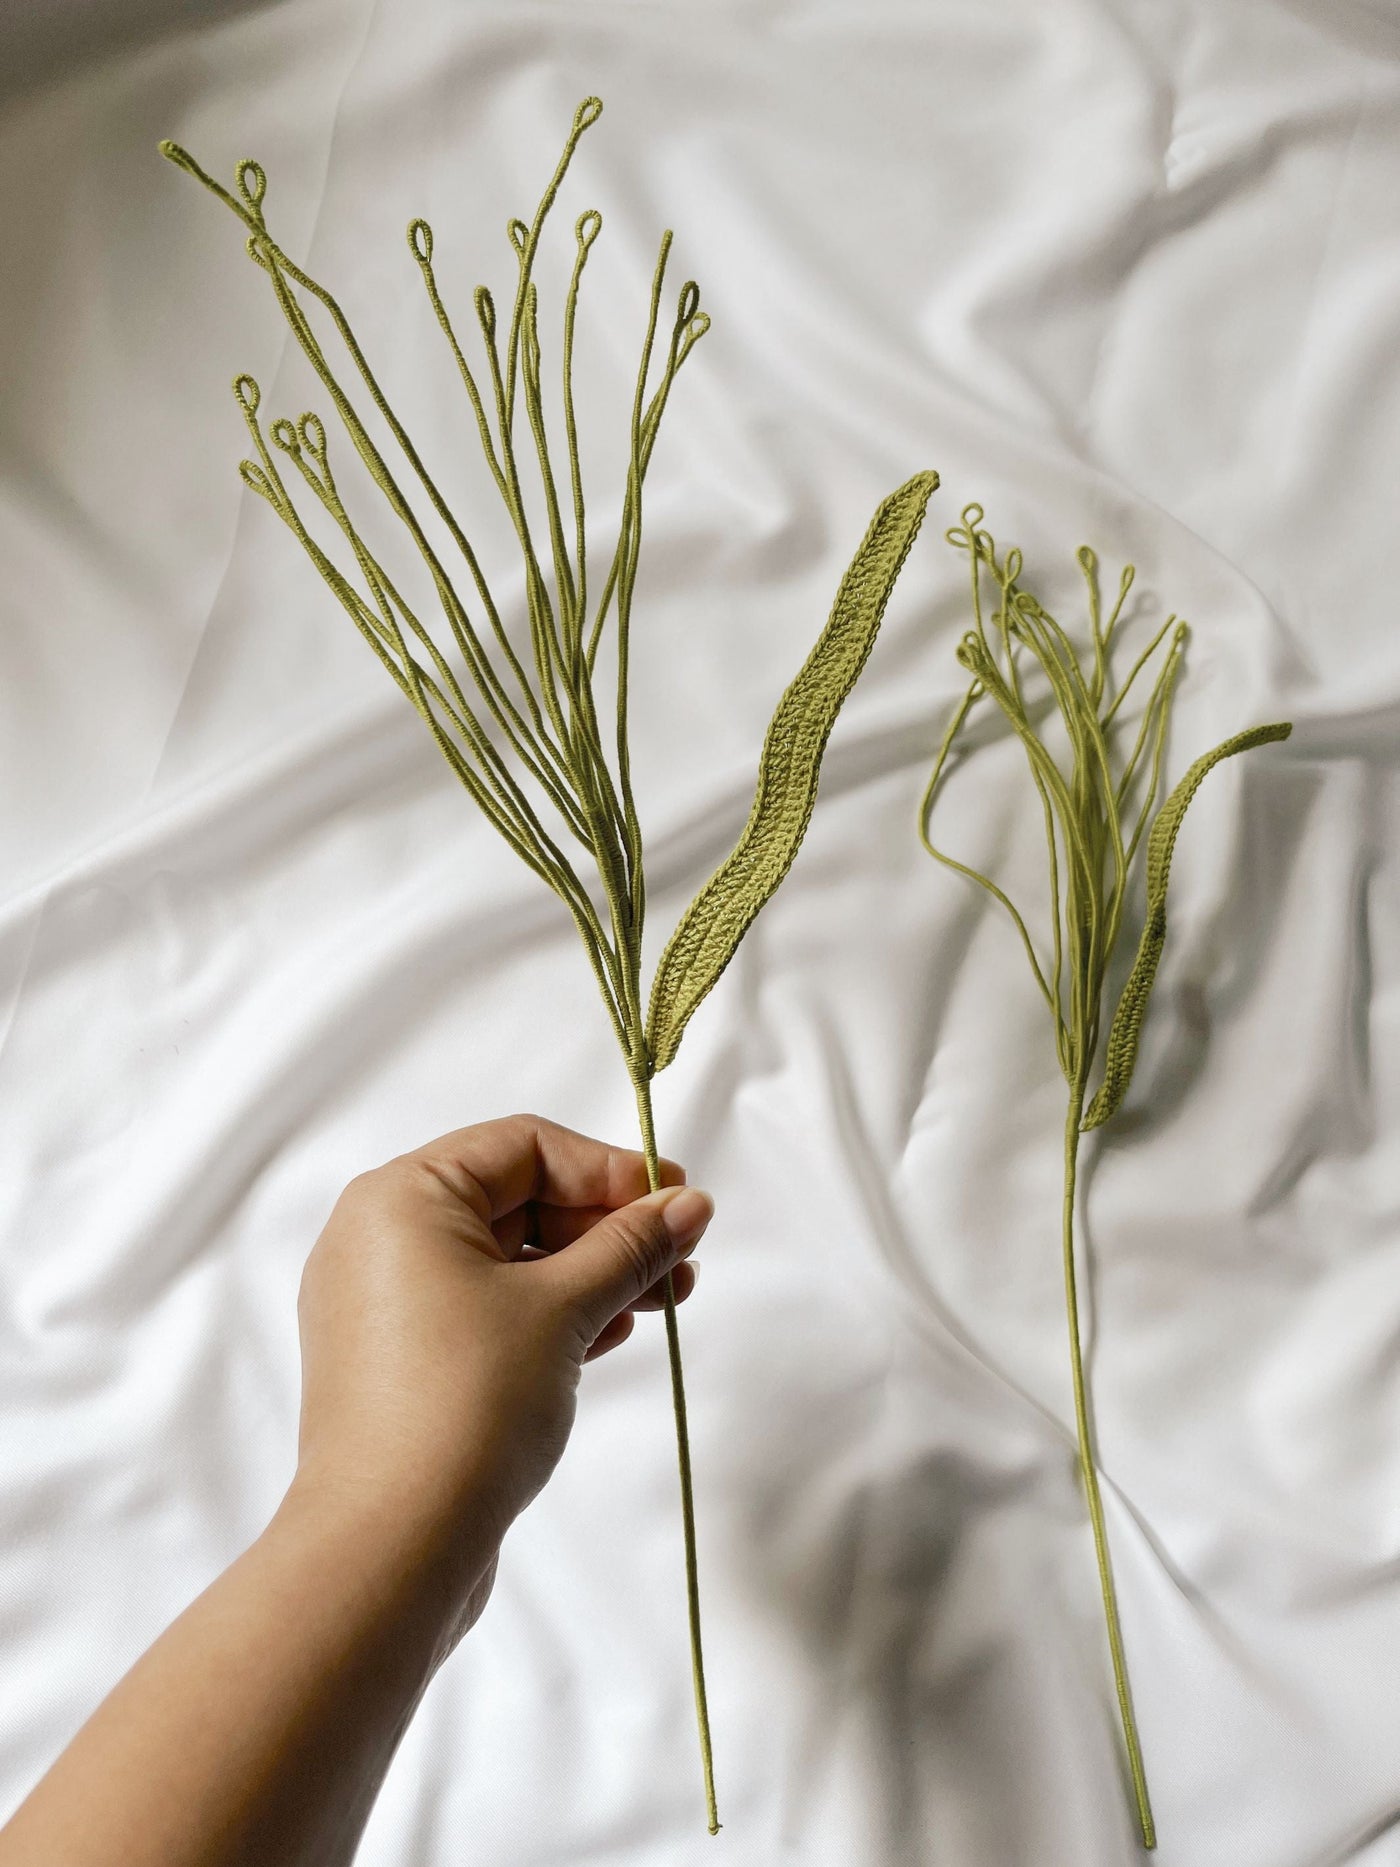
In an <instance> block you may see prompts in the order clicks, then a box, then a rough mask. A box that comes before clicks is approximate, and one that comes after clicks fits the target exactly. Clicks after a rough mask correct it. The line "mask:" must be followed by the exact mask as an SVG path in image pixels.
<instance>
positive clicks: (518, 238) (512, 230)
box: [506, 216, 530, 259]
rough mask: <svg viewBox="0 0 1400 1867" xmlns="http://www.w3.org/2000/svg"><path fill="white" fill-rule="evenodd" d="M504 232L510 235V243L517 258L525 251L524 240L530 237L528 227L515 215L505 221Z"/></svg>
mask: <svg viewBox="0 0 1400 1867" xmlns="http://www.w3.org/2000/svg"><path fill="white" fill-rule="evenodd" d="M506 232H507V234H508V235H509V236H510V243H511V245H512V246H513V247H514V248H515V254H516V258H517V259H518V258H520V257H521V256H522V255H523V253H524V251H525V242H526V241H527V240H528V239H529V237H530V229H529V228H528V227H527V226H526V225H525V222H524V221H523V220H521V219H520V218H519V217H518V216H516V217H514V218H512V219H511V220H508V221H507V222H506Z"/></svg>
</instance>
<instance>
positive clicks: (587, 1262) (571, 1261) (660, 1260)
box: [549, 1186, 715, 1337]
mask: <svg viewBox="0 0 1400 1867" xmlns="http://www.w3.org/2000/svg"><path fill="white" fill-rule="evenodd" d="M714 1209H715V1203H714V1201H713V1200H712V1199H711V1198H710V1196H709V1194H708V1193H702V1192H701V1191H700V1189H699V1187H697V1186H663V1187H662V1188H661V1189H660V1191H659V1192H655V1193H648V1194H646V1195H645V1197H644V1198H642V1199H634V1200H633V1201H632V1203H631V1205H630V1206H619V1207H618V1209H617V1211H616V1212H610V1213H609V1214H608V1216H607V1217H606V1218H605V1219H600V1220H599V1221H598V1223H597V1224H596V1225H595V1226H593V1227H592V1228H591V1229H590V1230H589V1231H586V1232H585V1233H584V1234H583V1236H582V1237H581V1238H576V1239H575V1240H574V1242H573V1243H572V1244H571V1245H566V1246H565V1247H564V1249H563V1250H562V1251H558V1252H556V1253H555V1254H554V1256H553V1257H552V1258H551V1259H550V1261H549V1265H550V1274H551V1276H552V1278H553V1280H554V1282H555V1284H556V1286H557V1287H558V1289H559V1293H560V1296H561V1297H562V1299H563V1301H564V1302H565V1303H568V1304H571V1305H572V1306H573V1307H574V1308H575V1309H576V1310H577V1311H578V1312H579V1314H580V1315H581V1316H582V1317H583V1319H584V1321H585V1322H586V1324H587V1326H588V1328H589V1329H590V1330H591V1331H592V1333H593V1335H594V1336H595V1337H596V1336H597V1335H598V1334H599V1333H600V1332H601V1331H602V1330H603V1329H604V1328H606V1327H607V1325H608V1324H609V1323H610V1322H611V1321H612V1319H613V1317H614V1316H617V1315H619V1314H621V1312H622V1311H623V1310H625V1309H626V1308H627V1307H628V1306H629V1304H632V1303H635V1302H636V1300H637V1298H638V1297H639V1296H641V1295H642V1293H643V1292H644V1291H646V1290H650V1288H651V1286H652V1285H653V1284H654V1283H656V1282H657V1281H658V1279H660V1278H662V1277H664V1276H665V1275H666V1273H667V1271H670V1270H674V1269H675V1267H676V1265H677V1264H679V1263H680V1261H681V1259H682V1258H686V1257H689V1255H690V1253H691V1252H692V1251H693V1250H694V1249H695V1247H696V1245H697V1244H698V1243H699V1242H700V1236H701V1234H702V1233H703V1232H704V1230H705V1227H706V1226H707V1225H708V1224H709V1222H710V1217H711V1214H712V1213H713V1212H714Z"/></svg>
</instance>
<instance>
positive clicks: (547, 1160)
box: [404, 1115, 685, 1222]
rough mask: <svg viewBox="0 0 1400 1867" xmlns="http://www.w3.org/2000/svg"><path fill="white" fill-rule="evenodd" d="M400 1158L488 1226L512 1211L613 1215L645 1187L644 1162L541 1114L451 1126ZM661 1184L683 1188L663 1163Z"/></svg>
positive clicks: (681, 1178)
mask: <svg viewBox="0 0 1400 1867" xmlns="http://www.w3.org/2000/svg"><path fill="white" fill-rule="evenodd" d="M404 1158H406V1159H408V1160H416V1161H419V1162H421V1163H422V1164H423V1165H425V1166H427V1167H430V1168H432V1169H433V1171H434V1172H435V1173H437V1174H439V1175H440V1176H441V1177H442V1178H443V1179H445V1180H446V1181H447V1182H448V1184H449V1185H450V1186H452V1188H453V1190H454V1191H455V1192H457V1193H458V1195H459V1197H461V1198H462V1199H463V1200H465V1201H466V1203H467V1204H468V1205H470V1206H471V1207H473V1209H474V1210H476V1211H478V1212H480V1213H481V1215H482V1217H483V1218H485V1219H487V1220H489V1221H492V1222H494V1221H495V1220H497V1219H499V1218H502V1217H503V1216H504V1215H505V1214H506V1213H508V1212H514V1211H515V1209H516V1208H517V1207H518V1206H523V1205H525V1204H527V1203H528V1202H530V1201H532V1200H533V1201H537V1202H539V1203H541V1204H543V1205H548V1206H594V1207H598V1206H602V1207H607V1208H608V1209H609V1210H613V1209H615V1208H616V1207H618V1206H626V1205H629V1204H630V1203H631V1202H632V1200H634V1199H640V1198H641V1197H642V1195H643V1194H644V1193H645V1192H646V1191H647V1189H648V1180H647V1166H646V1157H645V1155H644V1154H642V1153H641V1152H639V1151H638V1150H637V1149H635V1148H625V1147H614V1146H613V1145H612V1144H611V1143H610V1142H607V1141H596V1140H594V1139H593V1138H592V1137H591V1136H589V1135H586V1134H579V1133H578V1132H577V1131H576V1130H575V1129H573V1128H563V1127H561V1126H560V1125H559V1123H558V1122H552V1121H547V1120H546V1119H545V1118H544V1117H543V1116H542V1115H507V1116H504V1117H502V1118H501V1119H500V1120H498V1121H487V1122H477V1123H475V1124H474V1125H473V1126H472V1127H470V1128H456V1129H454V1130H453V1131H452V1132H451V1133H450V1134H444V1135H439V1136H438V1138H437V1139H436V1140H435V1141H429V1142H427V1143H426V1144H425V1145H424V1146H423V1147H419V1148H414V1149H413V1150H412V1152H411V1153H409V1154H408V1155H406V1156H405V1157H404ZM660 1167H661V1184H662V1185H663V1186H681V1185H683V1184H684V1182H685V1169H684V1168H683V1167H681V1166H679V1165H678V1164H677V1163H676V1162H675V1161H673V1160H662V1161H661V1162H660Z"/></svg>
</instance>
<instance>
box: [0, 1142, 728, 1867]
mask: <svg viewBox="0 0 1400 1867" xmlns="http://www.w3.org/2000/svg"><path fill="white" fill-rule="evenodd" d="M662 1177H663V1180H664V1182H665V1184H664V1185H663V1188H662V1190H661V1191H660V1192H657V1193H651V1194H648V1193H647V1192H646V1185H647V1180H646V1168H645V1164H644V1162H643V1159H642V1156H641V1155H640V1154H637V1153H631V1152H628V1151H627V1150H624V1149H620V1148H613V1147H608V1146H606V1145H605V1144H604V1143H602V1142H600V1141H592V1140H589V1139H587V1138H586V1137H585V1136H583V1135H579V1134H575V1133H573V1132H572V1131H571V1130H569V1129H566V1128H559V1127H556V1126H555V1125H554V1124H553V1123H551V1122H546V1121H542V1120H540V1119H539V1118H538V1117H535V1116H513V1117H510V1118H508V1119H506V1120H504V1121H494V1122H485V1123H482V1124H481V1125H480V1126H477V1127H474V1128H463V1129H460V1130H458V1131H457V1132H456V1133H454V1134H449V1135H443V1136H442V1137H441V1138H440V1139H439V1140H437V1141H432V1142H430V1143H429V1144H428V1145H427V1146H426V1147H422V1148H418V1149H416V1150H415V1151H414V1152H413V1153H411V1154H405V1155H402V1156H401V1157H400V1158H399V1159H397V1160H392V1161H390V1162H389V1163H388V1165H387V1166H384V1167H380V1168H378V1169H377V1170H375V1171H374V1172H372V1173H366V1174H362V1175H361V1176H360V1177H359V1178H358V1179H356V1180H354V1181H352V1182H351V1184H350V1185H349V1186H348V1187H347V1188H346V1190H345V1192H344V1193H343V1194H342V1195H341V1197H340V1199H339V1201H338V1202H337V1204H336V1207H335V1210H334V1211H333V1213H332V1214H331V1217H330V1220H329V1222H328V1223H327V1225H326V1228H325V1230H324V1231H323V1232H322V1234H321V1236H320V1238H319V1239H318V1240H317V1241H316V1245H315V1248H314V1249H313V1250H312V1253H311V1255H310V1257H309V1259H308V1260H307V1264H306V1269H305V1271H304V1273H303V1276H302V1285H301V1296H300V1301H299V1305H298V1315H299V1320H300V1328H301V1351H302V1412H301V1431H300V1442H299V1450H298V1463H297V1471H296V1476H295V1478H294V1479H293V1481H292V1484H291V1486H290V1487H289V1489H288V1491H287V1494H286V1496H285V1498H284V1499H283V1501H282V1503H281V1504H280V1506H279V1507H278V1509H277V1512H276V1514H275V1515H274V1517H273V1519H272V1521H271V1522H270V1523H269V1525H268V1526H267V1528H266V1530H265V1531H264V1532H263V1533H262V1535H261V1536H260V1537H259V1538H258V1539H257V1541H256V1542H255V1543H254V1544H253V1545H252V1547H251V1548H250V1549H248V1550H247V1551H245V1553H244V1554H243V1555H242V1556H240V1557H239V1558H238V1560H237V1561H236V1562H235V1563H234V1564H233V1565H232V1567H231V1568H229V1569H227V1570H226V1571H225V1572H224V1574H223V1575H221V1576H220V1577H219V1578H218V1580H217V1581H216V1582H214V1583H213V1584H212V1585H211V1586H210V1587H209V1588H207V1589H206V1590H205V1592H204V1593H203V1594H202V1595H201V1596H200V1597H199V1599H198V1600H197V1601H195V1602H194V1603H193V1604H192V1605H191V1606H190V1607H189V1608H187V1609H186V1610H185V1612H184V1613H183V1614H182V1615H181V1616H180V1618H179V1619H178V1620H177V1621H175V1622H174V1624H173V1625H172V1626H171V1627H169V1628H168V1629H167V1630H166V1632H165V1633H164V1634H162V1635H161V1637H160V1639H159V1640H157V1641H156V1643H155V1645H154V1646H153V1647H151V1649H150V1650H149V1652H147V1653H146V1654H145V1655H144V1656H143V1657H142V1658H141V1659H140V1660H138V1662H137V1663H136V1665H135V1666H134V1667H133V1668H132V1670H131V1671H130V1672H129V1673H128V1674H127V1675H126V1677H125V1678H124V1679H123V1680H122V1681H121V1682H120V1684H119V1685H117V1687H116V1688H115V1689H114V1690H113V1692H112V1693H111V1695H110V1696H109V1697H108V1698H107V1699H106V1700H105V1701H104V1702H103V1703H102V1704H101V1705H100V1706H99V1707H98V1709H97V1710H96V1712H94V1714H93V1715H92V1717H91V1718H90V1719H89V1720H88V1722H87V1724H86V1725H84V1727H83V1728H82V1730H81V1731H80V1732H79V1733H78V1735H77V1736H76V1737H75V1738H74V1739H73V1741H72V1743H71V1744H70V1745H69V1747H68V1748H67V1750H65V1751H64V1753H63V1754H62V1756H60V1757H59V1759H58V1761H57V1762H56V1763H55V1764H54V1765H53V1767H52V1769H51V1770H50V1771H49V1773H48V1774H47V1775H46V1776H45V1777H44V1778H43V1780H42V1781H41V1782H40V1783H39V1785H38V1786H37V1788H36V1789H35V1790H34V1791H33V1793H32V1794H31V1795H30V1796H29V1798H28V1800H27V1801H26V1802H25V1803H24V1804H23V1805H22V1806H21V1808H20V1809H19V1810H18V1812H17V1813H16V1814H15V1815H14V1817H13V1818H12V1819H11V1821H10V1822H9V1823H8V1825H7V1826H6V1827H5V1828H4V1829H3V1830H0V1867H154V1863H157V1862H159V1863H160V1867H233V1864H234V1863H238V1867H252V1863H254V1862H256V1863H258V1864H259V1867H343V1864H344V1863H348V1862H349V1861H351V1860H352V1859H353V1857H354V1854H355V1850H356V1847H357V1845H358V1843H359V1839H360V1835H361V1832H362V1831H363V1828H364V1824H365V1821H366V1819H367V1817H368V1815H369V1812H370V1809H371V1807H372V1806H373V1803H374V1799H375V1797H376V1795H377V1794H378V1792H379V1787H380V1784H381V1783H382V1782H383V1779H384V1774H385V1772H386V1770H387V1769H388V1767H389V1763H390V1760H391V1759H392V1757H393V1754H394V1751H395V1748H396V1746H397V1745H398V1742H399V1739H400V1738H401V1737H402V1735H403V1733H404V1731H405V1729H406V1728H407V1726H408V1723H409V1721H410V1719H411V1718H412V1716H413V1713H414V1711H415V1709H416V1708H417V1705H418V1702H419V1700H420V1698H421V1697H422V1694H423V1691H424V1689H425V1687H426V1686H427V1684H428V1682H429V1680H430V1679H431V1678H432V1676H433V1674H434V1673H435V1672H436V1670H437V1668H438V1667H439V1666H440V1665H441V1664H442V1662H443V1660H444V1659H445V1658H446V1657H447V1655H448V1654H449V1653H450V1652H451V1651H452V1649H453V1647H454V1646H455V1645H456V1644H457V1642H458V1640H460V1639H461V1637H462V1635H463V1634H464V1633H465V1632H466V1631H467V1629H468V1628H469V1627H470V1626H471V1625H472V1623H473V1622H474V1621H475V1620H476V1618H477V1616H478V1615H479V1614H480V1612H481V1610H482V1608H483V1606H484V1605H485V1602H486V1599H487V1596H488V1595H489V1594H490V1592H491V1584H492V1582H493V1580H494V1578H495V1573H496V1558H497V1553H498V1551H499V1548H500V1543H501V1538H502V1537H503V1536H504V1534H505V1531H506V1530H507V1528H508V1527H509V1525H510V1524H511V1522H512V1521H513V1520H514V1519H515V1517H516V1516H518V1515H519V1513H520V1512H521V1511H522V1510H523V1509H524V1508H525V1506H526V1505H527V1504H528V1503H529V1502H530V1500H531V1499H532V1498H533V1497H535V1495H536V1494H537V1493H538V1492H539V1490H540V1488H541V1487H542V1486H543V1485H544V1483H545V1481H546V1479H547V1478H548V1477H549V1475H550V1473H551V1472H552V1471H553V1469H554V1467H555V1465H556V1463H557V1462H558V1459H559V1456H560V1454H561V1452H562V1451H563V1449H564V1445H565V1442H566V1440H567V1439H568V1436H569V1429H570V1427H571V1425H572V1423H573V1417H574V1406H575V1396H576V1390H577V1387H578V1381H579V1375H580V1371H581V1369H582V1366H583V1364H584V1362H585V1361H589V1360H592V1359H593V1358H594V1357H596V1356H598V1355H601V1354H605V1353H607V1351H608V1350H609V1349H613V1348H616V1347H617V1346H618V1345H619V1344H620V1343H621V1342H623V1341H625V1340H626V1338H627V1337H628V1336H629V1335H630V1334H631V1332H632V1327H633V1320H634V1312H636V1311H637V1310H644V1309H657V1308H659V1307H660V1305H661V1302H662V1290H663V1288H664V1282H665V1277H666V1275H667V1273H668V1272H670V1273H671V1274H672V1276H673V1279H674V1287H675V1293H676V1296H677V1298H678V1299H680V1298H684V1297H686V1296H688V1295H689V1293H690V1291H691V1289H692V1288H693V1286H694V1281H695V1270H694V1267H693V1265H691V1264H689V1263H687V1262H685V1259H686V1258H687V1256H688V1254H689V1253H690V1252H691V1251H692V1250H693V1249H694V1247H695V1244H696V1243H697V1241H698V1239H699V1237H700V1235H701V1233H702V1232H703V1231H704V1229H705V1226H706V1224H707V1223H708V1221H709V1217H710V1213H711V1211H712V1206H711V1202H710V1200H709V1198H708V1196H707V1195H705V1194H703V1193H701V1192H699V1191H698V1190H696V1189H695V1188H688V1187H685V1186H684V1185H683V1184H682V1182H683V1179H684V1176H683V1174H682V1172H681V1170H680V1168H679V1167H677V1166H676V1165H675V1164H674V1163H672V1162H666V1163H664V1165H663V1176H662Z"/></svg>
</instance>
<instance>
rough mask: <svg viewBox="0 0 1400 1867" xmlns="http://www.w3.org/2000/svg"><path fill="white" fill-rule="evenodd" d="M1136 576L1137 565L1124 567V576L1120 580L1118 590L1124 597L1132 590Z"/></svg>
mask: <svg viewBox="0 0 1400 1867" xmlns="http://www.w3.org/2000/svg"><path fill="white" fill-rule="evenodd" d="M1136 576H1137V566H1136V565H1135V564H1125V565H1124V566H1123V575H1122V576H1121V577H1120V578H1119V579H1118V588H1119V590H1120V591H1121V592H1122V594H1123V595H1124V596H1126V595H1127V594H1128V592H1129V590H1131V589H1132V587H1133V579H1134V577H1136Z"/></svg>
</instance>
